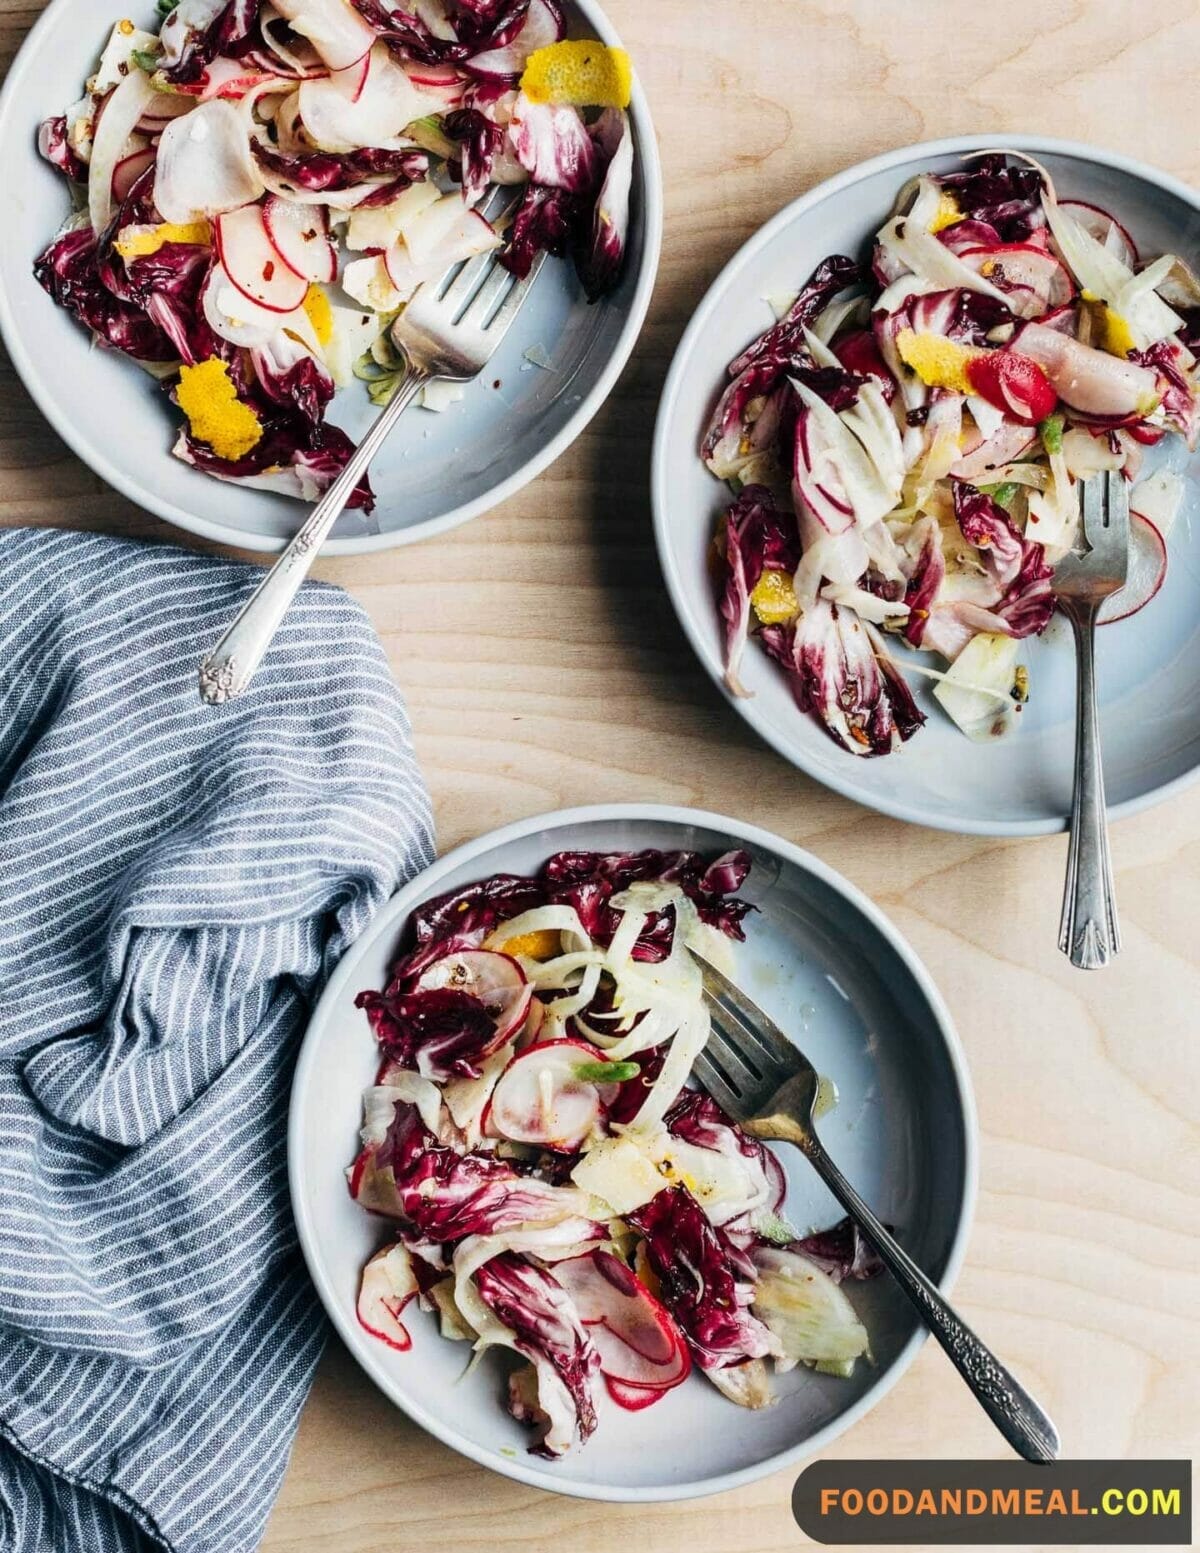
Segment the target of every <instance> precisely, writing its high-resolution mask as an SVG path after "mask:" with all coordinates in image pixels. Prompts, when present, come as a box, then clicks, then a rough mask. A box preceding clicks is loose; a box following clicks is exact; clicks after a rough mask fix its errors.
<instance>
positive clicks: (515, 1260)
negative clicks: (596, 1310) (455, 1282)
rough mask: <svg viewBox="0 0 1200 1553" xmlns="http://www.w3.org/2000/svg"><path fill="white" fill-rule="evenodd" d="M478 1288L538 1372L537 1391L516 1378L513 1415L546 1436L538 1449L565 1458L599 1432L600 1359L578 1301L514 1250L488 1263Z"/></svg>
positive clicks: (479, 1274) (479, 1273)
mask: <svg viewBox="0 0 1200 1553" xmlns="http://www.w3.org/2000/svg"><path fill="white" fill-rule="evenodd" d="M475 1287H476V1289H477V1290H478V1292H479V1297H480V1299H481V1300H482V1301H483V1303H484V1304H485V1305H486V1306H487V1307H488V1309H489V1310H490V1311H491V1312H492V1314H493V1315H494V1316H495V1317H496V1318H497V1320H498V1321H500V1322H502V1323H503V1325H504V1326H506V1327H507V1328H508V1329H509V1331H510V1332H511V1333H512V1335H513V1344H514V1346H515V1348H516V1349H517V1351H518V1352H519V1353H523V1354H524V1355H525V1357H526V1358H527V1359H529V1361H530V1362H531V1363H532V1365H533V1368H534V1372H535V1378H536V1388H534V1389H533V1390H531V1389H529V1388H528V1387H527V1386H526V1385H523V1384H522V1383H521V1381H520V1379H519V1378H518V1377H516V1376H514V1377H513V1384H512V1385H511V1386H510V1391H509V1407H510V1411H511V1412H512V1414H513V1416H514V1417H515V1418H517V1419H518V1420H519V1421H520V1422H522V1423H533V1424H538V1425H540V1426H541V1428H542V1430H543V1435H542V1438H541V1440H540V1441H539V1442H538V1444H536V1445H534V1446H532V1447H531V1449H532V1450H533V1451H534V1452H535V1453H537V1454H539V1455H545V1456H561V1455H562V1454H563V1453H564V1451H566V1450H568V1449H570V1447H571V1445H572V1443H573V1442H574V1440H575V1439H576V1438H578V1440H579V1442H580V1444H582V1443H583V1442H584V1441H585V1440H586V1439H587V1438H588V1436H589V1435H590V1434H591V1433H592V1431H593V1430H594V1429H595V1427H596V1404H595V1394H594V1392H595V1384H596V1377H597V1376H598V1375H599V1371H600V1356H599V1354H598V1353H597V1352H596V1348H595V1345H594V1344H593V1342H592V1340H591V1338H590V1337H589V1336H588V1331H587V1328H586V1327H585V1326H584V1324H583V1322H582V1320H581V1319H580V1316H579V1312H578V1311H577V1310H576V1309H575V1305H574V1303H573V1301H572V1300H571V1297H570V1295H568V1294H567V1292H566V1290H565V1289H563V1288H562V1287H561V1285H560V1284H558V1283H557V1282H556V1281H555V1280H554V1278H553V1276H552V1275H551V1274H550V1273H549V1272H547V1271H546V1269H545V1268H543V1267H536V1266H534V1264H533V1263H531V1262H527V1261H525V1260H524V1258H522V1257H519V1256H515V1255H514V1254H513V1253H512V1252H511V1251H506V1252H503V1253H502V1254H501V1255H500V1256H495V1257H493V1258H492V1259H491V1261H490V1262H485V1263H484V1264H483V1266H482V1267H480V1268H479V1269H478V1271H477V1272H476V1274H475Z"/></svg>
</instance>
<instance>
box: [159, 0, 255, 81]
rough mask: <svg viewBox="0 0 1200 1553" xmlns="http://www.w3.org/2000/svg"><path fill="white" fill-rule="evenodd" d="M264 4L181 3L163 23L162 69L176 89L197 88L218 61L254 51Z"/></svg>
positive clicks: (243, 0)
mask: <svg viewBox="0 0 1200 1553" xmlns="http://www.w3.org/2000/svg"><path fill="white" fill-rule="evenodd" d="M261 8H262V0H228V4H222V0H180V3H179V4H178V5H177V6H176V7H175V8H174V10H173V11H172V12H171V13H170V15H169V16H168V17H167V19H166V21H165V22H164V23H163V26H162V30H161V33H160V36H161V38H162V41H163V55H162V61H161V64H160V66H159V69H160V70H161V72H162V75H163V76H164V78H165V79H166V80H167V81H169V82H170V83H171V85H172V86H193V85H195V84H196V83H197V82H198V81H200V80H201V79H202V78H203V76H204V73H205V71H206V69H207V67H208V66H209V65H210V64H211V63H212V62H213V60H214V59H216V57H217V56H218V55H219V54H221V55H226V56H228V57H230V58H234V59H237V58H239V57H240V56H241V55H242V54H244V53H245V52H246V51H247V50H248V49H251V48H253V47H254V42H255V30H256V28H257V26H258V13H259V11H260V10H261Z"/></svg>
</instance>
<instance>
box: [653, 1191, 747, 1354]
mask: <svg viewBox="0 0 1200 1553" xmlns="http://www.w3.org/2000/svg"><path fill="white" fill-rule="evenodd" d="M629 1223H630V1224H631V1225H632V1226H633V1227H634V1229H636V1230H638V1231H639V1232H640V1233H641V1234H642V1235H643V1236H644V1237H645V1242H646V1255H647V1257H648V1258H649V1261H650V1265H651V1267H652V1268H653V1269H654V1272H655V1273H656V1274H657V1276H658V1280H659V1283H660V1285H661V1287H662V1300H663V1303H664V1304H665V1305H666V1307H667V1309H668V1310H669V1311H670V1312H671V1314H672V1315H673V1316H674V1317H675V1320H676V1321H677V1322H678V1324H679V1326H680V1328H681V1329H682V1331H683V1334H684V1336H685V1337H686V1338H687V1342H688V1347H689V1348H690V1349H691V1351H692V1355H693V1357H694V1358H695V1360H696V1363H697V1364H699V1365H700V1367H701V1369H704V1370H718V1369H725V1368H727V1367H729V1366H731V1365H735V1364H741V1363H743V1362H744V1361H745V1360H747V1359H760V1358H763V1357H765V1356H766V1355H767V1354H771V1353H775V1352H776V1351H777V1349H776V1345H775V1343H774V1340H773V1339H772V1337H771V1334H770V1333H769V1332H768V1331H767V1329H766V1327H765V1326H764V1325H763V1324H762V1322H761V1321H759V1320H758V1318H757V1317H756V1316H753V1315H751V1314H750V1310H749V1306H750V1304H751V1301H752V1300H753V1298H754V1276H755V1275H754V1264H753V1263H752V1262H751V1261H750V1259H749V1258H748V1257H747V1256H746V1254H745V1253H744V1252H742V1251H740V1250H739V1249H738V1248H737V1246H736V1245H735V1244H734V1243H733V1241H732V1240H730V1238H729V1236H728V1235H726V1234H725V1232H724V1231H723V1230H721V1229H718V1228H717V1226H716V1225H714V1224H711V1223H710V1222H709V1220H708V1219H707V1217H706V1216H705V1214H704V1211H703V1209H702V1208H701V1207H700V1205H699V1203H698V1202H697V1201H696V1199H695V1198H694V1197H693V1196H692V1194H691V1193H690V1192H689V1191H688V1189H687V1187H685V1186H671V1187H667V1188H666V1190H665V1191H661V1192H659V1194H658V1195H657V1197H654V1198H653V1199H652V1200H651V1201H650V1202H648V1203H646V1204H645V1206H644V1207H641V1208H638V1209H636V1210H635V1211H634V1212H633V1213H631V1214H630V1215H629Z"/></svg>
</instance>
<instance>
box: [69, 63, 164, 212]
mask: <svg viewBox="0 0 1200 1553" xmlns="http://www.w3.org/2000/svg"><path fill="white" fill-rule="evenodd" d="M154 96H155V91H154V88H153V87H152V86H151V85H150V77H149V76H148V75H146V74H145V72H144V71H142V70H134V71H131V72H130V74H129V75H127V76H126V77H125V79H124V80H123V81H122V82H121V84H120V85H119V86H117V87H115V88H114V89H113V91H112V93H111V94H110V95H109V97H108V98H107V99H106V100H105V103H104V111H103V112H102V113H101V114H100V115H99V117H98V118H97V120H96V127H95V133H94V136H93V139H92V157H91V161H90V162H89V164H88V215H89V216H90V217H91V221H92V230H93V231H94V232H95V233H96V234H97V235H99V234H100V233H101V232H103V231H104V229H105V227H106V226H107V225H108V223H109V222H110V221H111V220H112V218H113V215H114V205H113V174H114V172H115V170H116V166H117V163H118V162H120V161H121V160H122V158H123V157H124V156H125V155H126V154H127V151H128V146H129V137H130V136H131V135H132V134H133V132H134V130H135V128H136V126H137V125H138V123H139V122H140V121H141V117H142V114H143V113H145V111H146V108H147V106H148V105H149V103H150V102H151V100H152V99H153V98H154ZM173 127H174V126H170V128H173ZM164 138H165V137H164ZM159 209H160V210H161V209H162V206H161V204H160V205H159ZM170 219H171V218H170V217H169V216H168V217H167V220H170Z"/></svg>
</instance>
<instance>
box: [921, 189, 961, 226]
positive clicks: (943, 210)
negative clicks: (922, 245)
mask: <svg viewBox="0 0 1200 1553" xmlns="http://www.w3.org/2000/svg"><path fill="white" fill-rule="evenodd" d="M961 220H962V211H961V210H959V208H958V201H957V200H956V199H955V198H954V196H953V194H947V193H946V191H945V190H944V189H943V190H942V192H941V194H940V195H939V196H938V208H937V210H936V211H935V212H934V216H933V220H932V221H931V222H930V223H929V230H930V231H931V232H940V231H942V230H943V229H944V228H945V227H948V226H953V225H954V223H955V222H956V221H961Z"/></svg>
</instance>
